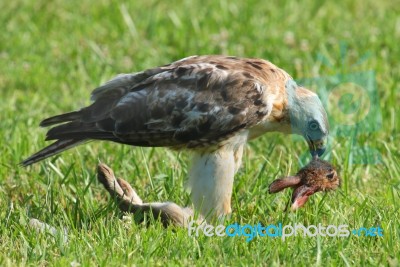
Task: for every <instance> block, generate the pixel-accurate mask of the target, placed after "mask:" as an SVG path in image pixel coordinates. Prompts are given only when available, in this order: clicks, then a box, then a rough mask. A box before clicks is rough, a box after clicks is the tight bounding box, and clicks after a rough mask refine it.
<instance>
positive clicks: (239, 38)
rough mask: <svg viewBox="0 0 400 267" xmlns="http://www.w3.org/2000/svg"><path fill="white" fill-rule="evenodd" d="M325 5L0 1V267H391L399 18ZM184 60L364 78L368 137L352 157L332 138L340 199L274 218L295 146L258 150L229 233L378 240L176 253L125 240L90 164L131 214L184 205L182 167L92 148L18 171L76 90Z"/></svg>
mask: <svg viewBox="0 0 400 267" xmlns="http://www.w3.org/2000/svg"><path fill="white" fill-rule="evenodd" d="M325 2H326V3H323V4H322V3H320V1H311V0H305V1H301V3H296V2H295V1H287V2H281V1H274V3H269V1H253V0H249V1H241V2H238V3H231V1H225V0H221V1H174V0H173V1H153V0H149V1H129V2H127V3H125V4H122V3H121V2H119V1H108V0H100V1H89V0H86V1H60V0H56V1H43V0H40V1H22V0H20V1H1V2H0V10H1V12H0V25H2V30H1V31H0V90H1V98H0V133H1V135H0V136H1V138H2V151H1V152H2V153H1V154H0V164H1V168H0V218H1V225H0V265H1V266H7V265H9V266H14V265H31V266H37V265H42V266H43V265H57V266H71V263H73V264H76V263H79V264H81V266H89V265H102V266H120V265H132V264H137V265H142V264H148V265H165V264H168V265H192V264H198V265H260V264H261V265H275V266H277V265H288V264H295V265H300V266H309V265H321V266H322V265H323V266H325V265H331V266H336V265H339V266H343V265H349V266H358V265H370V266H378V265H381V266H386V265H390V266H398V265H399V264H400V260H399V258H400V252H399V251H400V249H399V247H400V242H399V241H400V240H399V238H400V230H399V221H400V212H399V208H400V204H399V203H400V199H399V189H400V178H399V177H400V153H399V142H400V134H399V129H400V120H399V119H398V118H397V115H398V110H397V108H398V105H399V103H400V93H399V92H400V86H399V80H400V68H399V63H398V60H399V58H400V46H399V40H400V16H399V14H400V8H399V5H397V4H398V3H397V4H396V3H395V2H396V1H390V0H387V1H369V0H368V1H361V0H357V1H351V0H348V1H346V0H343V1H335V2H338V3H333V1H325ZM341 44H342V45H341ZM343 44H346V46H347V50H346V52H344V49H343ZM341 47H342V48H341ZM193 54H229V55H237V56H247V57H260V58H265V59H268V60H270V61H272V62H273V63H275V64H277V65H278V66H280V67H282V68H284V69H285V70H287V71H288V72H289V73H290V74H291V75H292V76H293V77H295V78H296V79H304V78H311V77H316V76H318V77H319V76H332V75H336V74H338V73H341V74H346V73H347V74H349V73H355V72H360V71H367V70H373V71H374V73H375V77H376V82H377V92H378V93H377V95H378V99H379V106H373V107H372V108H374V109H379V110H380V113H381V116H382V125H381V127H379V129H377V130H376V131H373V132H370V133H359V136H358V137H357V138H356V139H355V142H354V144H352V143H353V141H352V140H351V138H348V137H337V136H333V137H332V146H331V147H332V150H331V151H332V153H330V159H331V161H332V162H333V163H334V164H335V165H337V166H340V167H341V176H342V179H343V186H342V187H341V189H339V190H338V191H336V192H335V193H331V194H327V195H324V194H317V195H315V196H314V197H312V198H311V200H310V201H309V203H307V205H306V206H305V208H303V209H301V210H299V211H298V212H296V213H284V212H282V210H283V209H284V206H285V203H286V200H287V198H288V197H289V192H286V193H284V194H278V195H269V194H268V193H267V187H268V184H269V183H270V182H271V181H272V180H274V179H276V178H277V177H279V176H282V175H286V174H288V173H294V172H296V170H297V169H298V167H299V164H298V159H299V157H300V156H301V155H302V154H304V153H305V151H306V144H305V142H299V141H294V140H292V139H290V138H287V137H285V136H282V135H279V134H268V135H265V136H264V137H262V138H260V139H258V140H256V141H253V142H251V143H250V144H249V146H248V147H247V150H246V153H245V158H244V165H243V167H242V169H241V171H240V172H239V174H238V175H237V177H236V179H235V184H234V193H233V200H232V201H233V215H232V217H231V219H230V222H239V223H241V224H246V223H250V224H256V223H258V222H262V223H264V224H275V223H278V222H282V223H283V224H294V223H303V224H305V225H310V224H318V223H321V224H324V225H328V224H336V225H339V224H348V225H349V227H351V228H358V227H362V226H365V227H371V226H378V225H379V226H380V227H382V229H383V230H384V236H383V237H379V238H377V237H354V236H350V237H348V238H330V237H318V238H316V237H315V238H302V237H292V238H289V239H287V240H286V241H282V240H280V239H272V238H256V239H254V240H253V241H251V242H248V243H247V242H245V240H244V238H243V237H241V238H239V237H236V238H229V237H214V238H210V237H205V236H200V237H197V238H195V237H188V234H187V231H186V230H183V229H173V228H168V229H163V228H162V226H161V224H160V223H157V222H155V223H153V224H151V225H150V226H149V227H144V226H142V225H138V224H135V223H133V224H131V225H129V224H127V223H126V222H125V221H124V220H122V219H121V216H122V214H121V213H120V212H119V211H118V210H117V208H116V206H115V205H114V204H111V203H110V201H109V200H110V199H109V197H108V195H106V193H105V190H104V189H103V188H102V187H101V186H100V184H99V183H98V182H97V180H96V177H95V167H96V165H97V163H98V161H99V160H101V161H103V162H106V163H107V164H109V165H110V166H112V167H113V168H114V170H115V171H116V173H117V174H118V175H120V176H122V177H125V178H127V179H128V180H129V181H130V182H131V183H132V184H133V186H134V187H135V188H137V190H138V192H139V194H140V195H141V196H142V197H143V198H144V199H146V200H150V201H165V200H172V201H174V202H176V203H178V204H180V205H186V204H187V203H188V202H189V196H188V194H187V193H186V192H185V191H184V189H183V185H184V182H185V177H186V175H187V157H188V155H187V154H186V153H180V154H178V153H175V152H171V151H166V150H164V149H141V148H130V147H128V146H121V145H116V144H109V143H99V142H97V143H95V142H93V143H90V144H87V145H85V146H82V147H79V148H77V149H72V150H71V151H68V152H65V153H63V154H62V155H61V156H59V157H56V158H52V159H50V160H46V161H45V162H42V163H40V164H36V165H35V166H33V167H30V168H26V169H24V168H21V167H19V166H18V163H19V162H20V161H21V160H22V159H23V158H25V157H27V156H29V155H30V154H32V153H33V152H35V151H37V150H38V149H40V148H41V147H43V146H44V145H45V142H44V136H45V131H44V130H43V129H40V128H39V127H38V123H39V122H40V120H42V119H43V118H46V117H48V116H51V115H55V114H58V113H61V112H66V111H70V110H74V109H78V108H80V107H82V106H84V105H87V104H88V103H89V94H90V92H91V90H92V89H93V88H95V87H96V86H98V85H99V84H100V83H102V82H104V81H106V80H107V79H110V78H111V77H113V76H114V75H116V74H118V73H123V72H125V73H126V72H134V71H138V70H142V69H145V68H149V67H153V66H157V65H163V64H166V63H169V62H171V61H172V60H176V59H179V58H182V57H184V56H189V55H193ZM360 59H363V60H361V61H360V62H359V60H360ZM357 62H359V63H358V64H355V63H357ZM332 113H333V114H331V115H332V116H333V117H334V116H335V114H334V113H335V111H332ZM372 123H375V122H374V121H373V122H372ZM288 140H289V141H288ZM355 145H356V146H368V147H372V148H375V149H376V150H377V151H378V152H379V153H380V154H381V157H382V160H381V163H380V164H369V165H366V164H354V163H352V161H351V159H352V158H353V157H354V154H353V153H354V152H353V150H352V148H353V147H354V146H355ZM29 218H38V219H40V220H41V221H44V222H46V223H48V224H50V225H52V226H54V227H56V228H63V227H65V228H66V229H67V231H68V235H69V242H68V243H64V242H62V240H61V238H60V237H56V238H54V237H52V236H50V235H48V234H37V233H35V232H32V231H31V230H30V229H29V228H28V225H27V223H28V221H29ZM227 224H228V223H226V225H227Z"/></svg>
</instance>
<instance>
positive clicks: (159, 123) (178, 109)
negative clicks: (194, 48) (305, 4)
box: [28, 56, 287, 164]
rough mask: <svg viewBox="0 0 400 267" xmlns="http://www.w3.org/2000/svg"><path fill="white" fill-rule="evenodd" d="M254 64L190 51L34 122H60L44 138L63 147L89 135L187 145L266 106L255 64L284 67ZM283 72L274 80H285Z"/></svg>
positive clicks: (220, 134) (209, 140) (222, 133)
mask: <svg viewBox="0 0 400 267" xmlns="http://www.w3.org/2000/svg"><path fill="white" fill-rule="evenodd" d="M246 63H247V64H246ZM258 63H259V64H255V63H254V64H253V63H252V62H249V60H247V61H244V60H239V59H236V58H231V60H227V58H226V57H218V56H208V57H190V58H187V59H183V60H180V61H177V62H174V63H172V64H170V65H166V66H163V67H159V68H154V69H150V70H147V71H144V72H139V73H136V74H125V75H120V76H118V77H116V78H115V79H113V80H111V81H109V82H108V83H106V84H105V85H103V86H101V87H99V88H97V89H96V90H94V91H93V93H92V100H94V103H93V104H92V105H90V106H88V107H86V108H83V109H81V110H80V111H76V112H71V113H67V114H62V115H58V116H55V117H52V118H49V119H46V120H44V121H43V122H42V123H41V125H42V126H49V125H53V124H58V123H64V124H62V125H59V126H56V127H54V128H52V129H50V130H49V131H48V133H47V140H58V142H59V143H60V147H61V148H62V150H64V148H63V147H65V148H69V147H71V146H72V144H71V142H72V143H73V142H82V140H88V139H97V140H109V141H115V142H119V143H124V144H130V145H137V146H168V147H187V148H193V147H199V146H209V145H213V144H217V143H219V142H221V141H222V140H224V139H227V138H228V137H230V136H232V135H233V134H235V133H236V132H238V131H240V130H241V129H245V128H249V127H251V126H254V125H256V124H258V123H259V122H261V121H263V120H264V119H265V117H266V116H267V115H268V114H269V113H270V112H271V110H272V103H271V101H270V100H268V97H266V95H267V94H266V93H265V90H268V89H270V88H272V87H270V86H268V85H266V84H265V82H262V81H260V79H259V77H258V76H260V75H261V73H263V72H264V71H265V70H262V69H261V65H262V64H264V65H265V66H264V67H266V68H267V67H268V68H270V70H271V68H274V69H272V71H271V73H275V74H276V73H280V74H282V73H285V72H283V71H282V70H280V69H278V68H276V67H275V66H274V65H272V64H271V63H269V62H267V61H262V62H261V63H260V61H258ZM278 71H279V72H278ZM281 72H282V73H281ZM282 75H283V74H282ZM282 75H281V76H282ZM264 76H265V75H264ZM275 76H276V75H275ZM275 76H274V77H275ZM282 77H283V78H284V79H286V78H287V77H286V75H283V76H282ZM283 78H282V79H280V80H282V81H280V80H279V79H277V80H279V81H280V82H281V83H282V84H283V85H284V84H285V81H284V79H283ZM271 80H273V79H271ZM272 82H274V81H272ZM65 122H67V123H65ZM67 140H69V141H67ZM56 143H57V142H56ZM61 143H63V144H61ZM53 152H54V153H53V154H55V153H58V152H59V151H58V150H57V151H55V150H54V151H53ZM39 153H40V152H39ZM40 159H41V158H40ZM40 159H38V160H40ZM38 160H35V161H38ZM28 164H30V162H29V163H28Z"/></svg>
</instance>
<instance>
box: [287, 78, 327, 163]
mask: <svg viewBox="0 0 400 267" xmlns="http://www.w3.org/2000/svg"><path fill="white" fill-rule="evenodd" d="M286 90H287V93H288V107H289V114H290V123H291V128H292V132H293V133H296V134H300V135H302V136H303V137H304V138H305V139H306V141H307V143H308V146H309V148H310V153H311V155H312V156H313V157H315V156H321V155H322V154H323V153H324V152H325V143H326V139H327V137H328V134H329V122H328V118H327V115H326V111H325V109H324V107H323V106H322V103H321V100H320V99H319V97H318V95H317V94H315V93H314V92H312V91H310V90H307V89H305V88H303V87H300V86H297V84H296V83H295V82H293V81H291V82H288V84H287V86H286Z"/></svg>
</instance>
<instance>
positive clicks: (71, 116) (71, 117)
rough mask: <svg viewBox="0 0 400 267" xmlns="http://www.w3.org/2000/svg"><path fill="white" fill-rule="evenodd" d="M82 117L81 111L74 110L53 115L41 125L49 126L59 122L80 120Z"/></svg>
mask: <svg viewBox="0 0 400 267" xmlns="http://www.w3.org/2000/svg"><path fill="white" fill-rule="evenodd" d="M81 117H82V113H81V111H73V112H68V113H65V114H61V115H57V116H53V117H50V118H47V119H45V120H43V121H42V122H40V126H41V127H47V126H51V125H54V124H58V123H63V122H68V121H75V120H79V119H80V118H81Z"/></svg>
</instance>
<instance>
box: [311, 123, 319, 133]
mask: <svg viewBox="0 0 400 267" xmlns="http://www.w3.org/2000/svg"><path fill="white" fill-rule="evenodd" d="M308 128H309V129H310V130H311V131H316V130H318V129H319V124H318V122H316V121H312V122H310V123H309V124H308Z"/></svg>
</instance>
